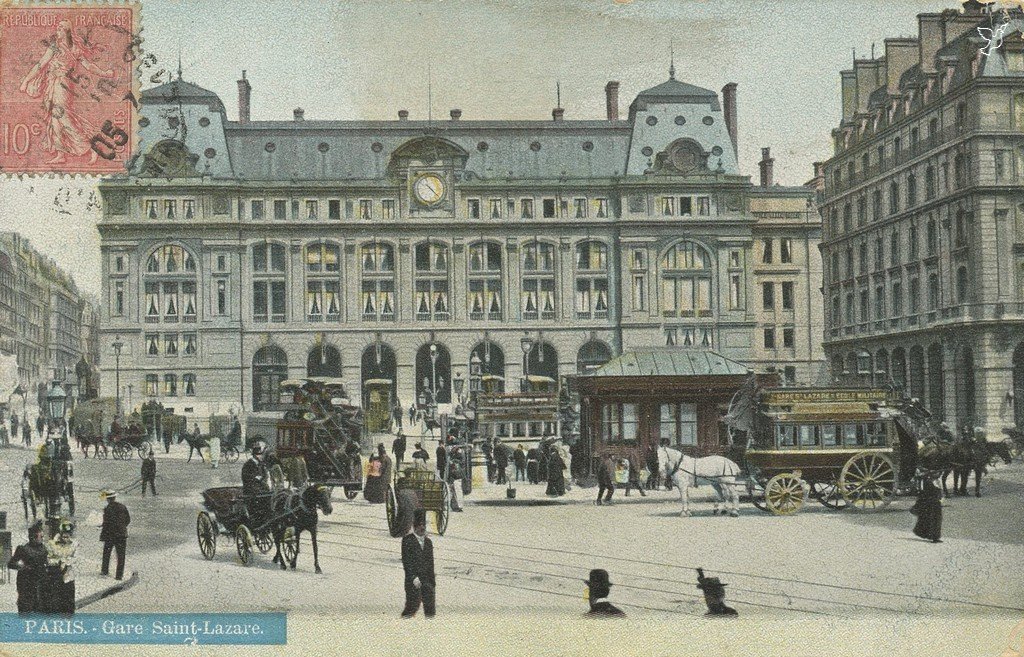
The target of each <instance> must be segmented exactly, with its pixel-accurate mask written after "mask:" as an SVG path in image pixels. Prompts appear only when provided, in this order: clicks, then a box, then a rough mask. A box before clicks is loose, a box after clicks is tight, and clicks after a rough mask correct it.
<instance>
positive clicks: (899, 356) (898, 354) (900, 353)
mask: <svg viewBox="0 0 1024 657" xmlns="http://www.w3.org/2000/svg"><path fill="white" fill-rule="evenodd" d="M890 374H891V375H892V380H893V381H894V382H895V383H896V387H897V388H899V389H900V390H906V388H907V355H906V352H905V351H904V350H903V347H897V348H896V349H893V350H892V365H891V367H890Z"/></svg>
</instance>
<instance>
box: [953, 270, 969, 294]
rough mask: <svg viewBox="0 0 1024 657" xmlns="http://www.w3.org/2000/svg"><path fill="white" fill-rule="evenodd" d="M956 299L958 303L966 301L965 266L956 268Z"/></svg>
mask: <svg viewBox="0 0 1024 657" xmlns="http://www.w3.org/2000/svg"><path fill="white" fill-rule="evenodd" d="M956 300H957V302H958V303H964V302H965V301H967V267H960V268H959V269H957V270H956Z"/></svg>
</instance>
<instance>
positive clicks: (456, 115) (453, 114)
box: [450, 109, 462, 121]
mask: <svg viewBox="0 0 1024 657" xmlns="http://www.w3.org/2000/svg"><path fill="white" fill-rule="evenodd" d="M450 114H451V117H452V121H458V120H459V119H460V118H462V110H460V109H453V110H452V111H451V112H450Z"/></svg>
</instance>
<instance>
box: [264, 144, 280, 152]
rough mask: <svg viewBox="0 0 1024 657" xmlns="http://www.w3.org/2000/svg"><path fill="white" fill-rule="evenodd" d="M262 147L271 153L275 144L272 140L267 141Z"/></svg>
mask: <svg viewBox="0 0 1024 657" xmlns="http://www.w3.org/2000/svg"><path fill="white" fill-rule="evenodd" d="M263 148H265V149H266V151H267V152H268V153H273V152H274V151H276V150H277V145H276V144H275V143H274V142H272V141H268V142H267V145H266V146H264V147H263Z"/></svg>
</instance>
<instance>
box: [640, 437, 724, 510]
mask: <svg viewBox="0 0 1024 657" xmlns="http://www.w3.org/2000/svg"><path fill="white" fill-rule="evenodd" d="M658 470H659V471H660V472H661V475H662V477H664V480H665V481H671V482H672V485H674V486H675V487H676V488H678V489H679V501H680V503H682V505H683V510H682V511H680V512H679V515H680V516H688V515H690V492H689V489H690V487H691V486H696V485H697V482H698V481H707V482H708V483H710V484H711V487H712V488H714V489H715V493H716V494H717V496H718V497H717V498H716V500H715V510H714V514H715V515H718V513H719V511H720V510H721V505H722V504H725V505H726V507H727V508H728V511H729V515H731V516H732V517H734V518H735V517H737V516H738V515H739V514H740V493H739V490H740V483H739V482H738V481H737V477H739V475H740V466H738V465H736V463H734V462H733V461H730V460H729V459H727V458H725V457H724V456H717V455H715V456H705V457H703V458H693V457H692V456H687V455H686V454H683V453H682V452H680V451H679V450H677V449H672V448H671V447H665V446H664V445H663V446H661V447H659V448H658ZM726 493H728V498H727V497H726ZM729 507H731V508H729Z"/></svg>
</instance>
